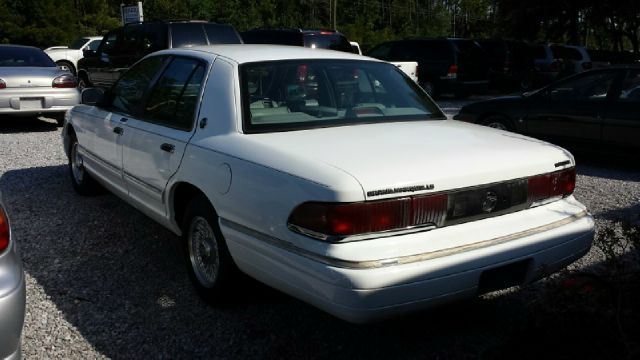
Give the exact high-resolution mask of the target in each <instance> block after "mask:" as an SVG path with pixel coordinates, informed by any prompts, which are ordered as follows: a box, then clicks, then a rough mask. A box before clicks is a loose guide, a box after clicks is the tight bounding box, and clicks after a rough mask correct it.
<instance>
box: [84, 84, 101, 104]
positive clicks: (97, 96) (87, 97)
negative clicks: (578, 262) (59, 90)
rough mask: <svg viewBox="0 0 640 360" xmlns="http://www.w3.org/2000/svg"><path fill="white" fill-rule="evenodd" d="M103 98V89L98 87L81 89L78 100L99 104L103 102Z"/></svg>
mask: <svg viewBox="0 0 640 360" xmlns="http://www.w3.org/2000/svg"><path fill="white" fill-rule="evenodd" d="M104 98H105V94H104V90H102V89H100V88H86V89H83V90H82V94H80V101H81V102H82V103H83V104H84V105H92V106H96V105H101V104H102V103H103V102H104Z"/></svg>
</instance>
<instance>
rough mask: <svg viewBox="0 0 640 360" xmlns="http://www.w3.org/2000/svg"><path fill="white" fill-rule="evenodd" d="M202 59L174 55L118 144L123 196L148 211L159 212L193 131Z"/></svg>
mask: <svg viewBox="0 0 640 360" xmlns="http://www.w3.org/2000/svg"><path fill="white" fill-rule="evenodd" d="M205 71H206V64H205V63H203V62H202V61H200V60H198V59H194V58H188V57H174V58H171V59H170V60H169V63H168V64H167V66H166V68H165V69H164V70H163V72H162V74H161V75H160V76H159V78H158V79H157V81H155V84H154V85H153V87H152V88H151V89H150V91H149V93H148V96H147V100H146V103H145V105H144V107H143V109H142V112H141V114H140V116H139V117H137V118H131V119H129V121H127V131H129V133H130V136H129V137H128V138H126V141H125V143H124V146H123V170H124V179H125V183H126V184H127V187H128V189H129V196H130V197H131V198H132V199H133V200H134V201H135V202H136V203H137V204H139V205H140V206H141V207H142V209H141V210H143V211H145V212H146V213H147V214H150V215H151V216H157V217H164V216H165V206H164V203H163V194H164V189H165V187H166V185H167V182H168V181H169V179H170V178H171V176H172V175H173V174H175V172H176V171H177V170H178V167H179V166H180V162H181V161H182V155H183V153H184V149H185V147H186V145H187V143H188V142H189V140H190V138H191V136H192V135H193V132H194V130H193V129H194V122H195V117H196V115H197V109H198V104H199V97H200V91H201V88H202V84H203V81H204V76H205Z"/></svg>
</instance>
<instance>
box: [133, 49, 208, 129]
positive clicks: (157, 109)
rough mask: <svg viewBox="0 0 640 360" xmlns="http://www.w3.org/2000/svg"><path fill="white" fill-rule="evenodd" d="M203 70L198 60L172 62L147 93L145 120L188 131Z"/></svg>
mask: <svg viewBox="0 0 640 360" xmlns="http://www.w3.org/2000/svg"><path fill="white" fill-rule="evenodd" d="M204 70H205V67H204V64H202V63H201V62H200V61H198V60H195V59H189V58H182V57H178V58H174V59H173V60H172V61H171V63H170V64H169V65H168V66H167V68H166V69H165V71H164V72H163V73H162V75H161V76H160V78H159V79H158V82H157V83H156V85H155V86H154V87H153V89H152V90H151V95H150V96H149V101H148V103H147V104H146V106H145V110H144V117H145V119H148V120H149V121H150V122H154V123H157V124H161V125H166V126H169V127H172V128H175V129H179V130H184V131H190V130H191V128H192V126H193V120H194V117H195V110H196V105H197V103H198V95H199V94H200V87H201V86H202V80H203V79H204Z"/></svg>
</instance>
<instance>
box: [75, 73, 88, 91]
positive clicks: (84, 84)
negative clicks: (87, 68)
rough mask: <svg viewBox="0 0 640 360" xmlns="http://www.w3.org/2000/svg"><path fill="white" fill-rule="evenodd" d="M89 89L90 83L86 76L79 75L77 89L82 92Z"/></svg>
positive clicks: (83, 74)
mask: <svg viewBox="0 0 640 360" xmlns="http://www.w3.org/2000/svg"><path fill="white" fill-rule="evenodd" d="M89 87H91V82H89V78H88V77H87V74H85V73H81V74H80V75H78V89H79V90H80V91H82V89H86V88H89Z"/></svg>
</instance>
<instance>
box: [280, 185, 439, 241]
mask: <svg viewBox="0 0 640 360" xmlns="http://www.w3.org/2000/svg"><path fill="white" fill-rule="evenodd" d="M446 212H447V195H445V194H440V195H431V196H420V197H414V198H402V199H394V200H382V201H372V202H360V203H348V204H341V203H317V202H308V203H304V204H302V205H300V206H298V207H297V208H296V209H295V210H294V211H293V212H292V213H291V216H290V217H289V225H290V226H293V227H295V228H298V229H300V230H301V231H302V232H304V233H307V234H309V232H312V233H314V234H317V235H320V236H322V237H344V236H352V235H359V234H368V233H376V232H382V231H388V230H398V229H405V228H409V227H413V226H420V225H426V224H434V225H442V223H443V222H444V218H445V216H446ZM309 235H312V234H309ZM320 236H316V237H320Z"/></svg>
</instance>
